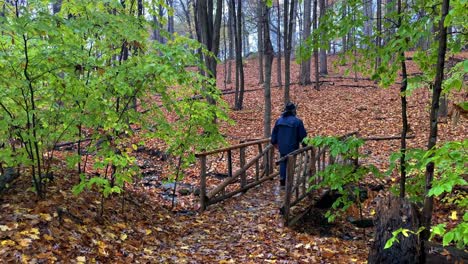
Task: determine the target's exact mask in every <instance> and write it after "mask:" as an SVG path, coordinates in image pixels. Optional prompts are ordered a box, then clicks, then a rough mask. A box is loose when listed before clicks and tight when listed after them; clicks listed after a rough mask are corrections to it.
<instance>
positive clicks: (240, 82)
mask: <svg viewBox="0 0 468 264" xmlns="http://www.w3.org/2000/svg"><path fill="white" fill-rule="evenodd" d="M230 3H231V4H230V9H229V10H230V12H232V17H234V25H235V26H234V40H235V44H236V45H235V46H236V93H235V106H234V108H235V109H236V110H241V109H242V105H243V101H244V65H243V64H242V1H239V2H238V5H237V10H236V3H235V0H231V1H230Z"/></svg>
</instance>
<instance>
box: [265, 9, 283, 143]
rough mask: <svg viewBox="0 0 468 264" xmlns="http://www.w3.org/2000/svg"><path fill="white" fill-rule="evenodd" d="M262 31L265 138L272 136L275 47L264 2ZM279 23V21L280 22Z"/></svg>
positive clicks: (267, 10)
mask: <svg viewBox="0 0 468 264" xmlns="http://www.w3.org/2000/svg"><path fill="white" fill-rule="evenodd" d="M262 3H263V7H262V13H263V15H262V16H261V17H262V24H263V25H262V29H263V42H264V45H263V46H264V49H265V82H264V83H263V86H264V98H265V112H264V115H263V129H264V130H263V135H264V137H265V138H268V137H270V135H271V68H272V67H271V66H272V62H273V46H272V44H271V40H270V21H269V16H268V14H269V8H268V7H267V6H266V2H265V1H262ZM278 22H279V21H278Z"/></svg>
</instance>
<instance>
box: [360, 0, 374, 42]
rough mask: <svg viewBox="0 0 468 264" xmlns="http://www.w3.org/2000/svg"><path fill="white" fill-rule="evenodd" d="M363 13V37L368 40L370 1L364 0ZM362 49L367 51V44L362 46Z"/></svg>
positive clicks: (370, 35)
mask: <svg viewBox="0 0 468 264" xmlns="http://www.w3.org/2000/svg"><path fill="white" fill-rule="evenodd" d="M363 13H364V19H365V21H364V35H365V36H366V37H367V39H369V40H370V38H371V37H372V0H364V7H363ZM362 48H363V49H367V48H368V47H367V44H364V45H363V47H362Z"/></svg>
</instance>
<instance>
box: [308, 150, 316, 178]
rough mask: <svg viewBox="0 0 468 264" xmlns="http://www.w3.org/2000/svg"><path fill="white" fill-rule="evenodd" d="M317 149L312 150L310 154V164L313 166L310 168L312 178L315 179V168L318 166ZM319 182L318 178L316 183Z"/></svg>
mask: <svg viewBox="0 0 468 264" xmlns="http://www.w3.org/2000/svg"><path fill="white" fill-rule="evenodd" d="M315 155H316V153H315V148H312V149H311V153H310V159H311V161H310V164H311V167H310V177H313V176H314V175H315V174H316V173H317V167H316V166H315V164H316V159H315ZM317 182H318V179H317V178H316V180H315V183H317Z"/></svg>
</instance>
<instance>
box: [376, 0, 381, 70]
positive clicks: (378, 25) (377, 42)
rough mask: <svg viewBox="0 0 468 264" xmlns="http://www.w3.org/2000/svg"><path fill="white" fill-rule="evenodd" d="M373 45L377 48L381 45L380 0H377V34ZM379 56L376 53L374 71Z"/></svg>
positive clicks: (378, 65)
mask: <svg viewBox="0 0 468 264" xmlns="http://www.w3.org/2000/svg"><path fill="white" fill-rule="evenodd" d="M375 45H376V47H377V49H380V47H382V0H377V34H376V38H375ZM380 62H381V58H380V55H379V54H377V57H376V58H375V71H377V69H378V68H379V67H380Z"/></svg>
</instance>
